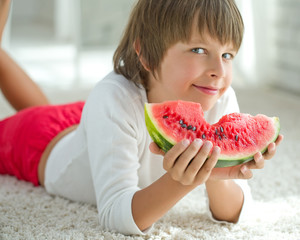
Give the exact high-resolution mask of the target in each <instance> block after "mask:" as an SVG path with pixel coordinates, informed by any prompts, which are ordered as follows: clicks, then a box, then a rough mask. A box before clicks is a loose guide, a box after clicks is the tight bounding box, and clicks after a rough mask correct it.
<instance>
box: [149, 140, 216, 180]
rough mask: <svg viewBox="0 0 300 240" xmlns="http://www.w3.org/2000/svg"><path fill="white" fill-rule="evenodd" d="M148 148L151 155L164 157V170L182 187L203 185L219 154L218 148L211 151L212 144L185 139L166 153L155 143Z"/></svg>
mask: <svg viewBox="0 0 300 240" xmlns="http://www.w3.org/2000/svg"><path fill="white" fill-rule="evenodd" d="M149 148H150V151H151V152H152V153H154V154H159V155H162V156H164V160H163V167H164V169H165V170H166V171H167V172H168V173H169V174H170V176H171V177H172V179H173V180H175V181H178V182H180V183H181V184H183V185H200V184H203V183H205V182H206V180H207V179H208V178H209V176H210V174H211V171H212V170H213V168H214V166H215V165H216V163H217V161H218V157H219V154H220V148H219V147H214V148H213V150H212V143H211V142H209V141H206V142H205V143H204V144H203V141H202V140H201V139H195V140H194V141H193V142H192V143H190V142H189V141H188V140H186V139H185V140H183V141H181V142H179V143H177V144H176V145H174V146H173V147H172V148H171V149H170V150H169V151H168V152H167V153H164V152H163V151H162V150H161V149H160V148H159V147H158V146H157V145H156V144H155V143H151V144H150V146H149ZM211 150H212V152H211ZM210 152H211V155H210V157H209V158H208V156H209V153H210ZM207 158H208V159H207Z"/></svg>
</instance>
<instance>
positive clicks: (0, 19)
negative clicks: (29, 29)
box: [0, 0, 10, 46]
mask: <svg viewBox="0 0 300 240" xmlns="http://www.w3.org/2000/svg"><path fill="white" fill-rule="evenodd" d="M9 9H10V0H0V46H1V40H2V34H3V30H4V27H5V24H6V20H7V17H8V13H9Z"/></svg>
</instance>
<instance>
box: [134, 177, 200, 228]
mask: <svg viewBox="0 0 300 240" xmlns="http://www.w3.org/2000/svg"><path fill="white" fill-rule="evenodd" d="M194 188H195V186H184V185H182V184H181V183H179V182H177V181H174V180H173V179H172V178H171V176H170V175H169V174H168V173H166V174H165V175H163V176H162V177H161V178H160V179H158V180H157V181H156V182H154V183H153V184H151V185H150V186H148V187H147V188H144V189H142V190H140V191H138V192H136V193H135V195H134V197H133V200H132V214H133V218H134V221H135V223H136V225H137V226H138V227H139V229H141V231H144V230H146V229H147V228H149V227H150V226H151V225H152V224H153V223H154V222H156V221H157V220H159V219H160V218H161V217H162V216H163V215H164V214H165V213H166V212H167V211H168V210H169V209H171V208H172V207H173V206H174V205H175V204H176V203H177V202H178V201H179V200H180V199H181V198H183V197H184V196H185V195H186V194H187V193H189V192H190V191H191V190H193V189H194Z"/></svg>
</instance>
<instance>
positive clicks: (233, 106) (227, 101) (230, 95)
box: [206, 87, 253, 223]
mask: <svg viewBox="0 0 300 240" xmlns="http://www.w3.org/2000/svg"><path fill="white" fill-rule="evenodd" d="M234 112H240V109H239V105H238V101H237V98H236V95H235V92H234V90H233V88H231V87H230V88H229V89H228V90H227V91H226V93H225V94H224V96H222V97H221V98H220V99H219V100H218V102H217V104H216V105H215V106H214V108H213V109H211V111H209V112H208V113H206V115H207V118H208V121H210V122H211V123H215V122H218V120H219V119H220V118H221V117H222V116H223V115H226V114H230V113H234ZM234 181H235V183H236V184H237V185H239V186H240V188H241V189H242V191H243V194H244V203H243V207H242V209H241V213H240V216H239V220H238V222H241V221H246V220H247V216H248V215H250V214H249V212H250V211H251V209H252V205H253V198H252V194H251V189H250V186H249V185H248V181H247V180H240V179H235V180H234ZM207 213H208V216H209V217H210V219H211V220H212V221H214V222H219V223H222V222H224V221H218V220H216V219H215V218H214V217H213V215H212V212H211V210H210V208H209V202H208V198H207Z"/></svg>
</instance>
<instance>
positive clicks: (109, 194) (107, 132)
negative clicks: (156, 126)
mask: <svg viewBox="0 0 300 240" xmlns="http://www.w3.org/2000/svg"><path fill="white" fill-rule="evenodd" d="M106 85H107V86H106ZM106 85H105V84H102V85H101V87H98V88H96V89H94V90H93V92H92V93H91V94H90V96H89V98H88V100H87V102H86V107H85V109H84V112H83V119H82V121H84V127H85V129H86V138H87V145H88V155H89V161H90V166H91V173H92V179H93V184H94V189H95V195H96V202H97V208H98V214H99V221H100V226H101V227H102V228H103V229H107V230H110V231H116V232H119V233H122V234H144V233H143V232H141V231H140V229H139V228H138V227H137V225H136V224H135V221H134V219H133V216H132V211H131V203H132V198H133V195H134V194H135V192H136V191H138V190H139V188H138V174H137V171H138V169H139V167H140V165H139V159H138V143H137V126H136V121H135V115H136V111H135V106H134V104H133V103H132V101H133V100H132V101H131V100H128V99H130V96H129V95H128V93H127V94H126V93H125V92H124V91H122V89H119V90H116V88H118V86H117V85H116V86H113V85H114V84H106Z"/></svg>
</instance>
